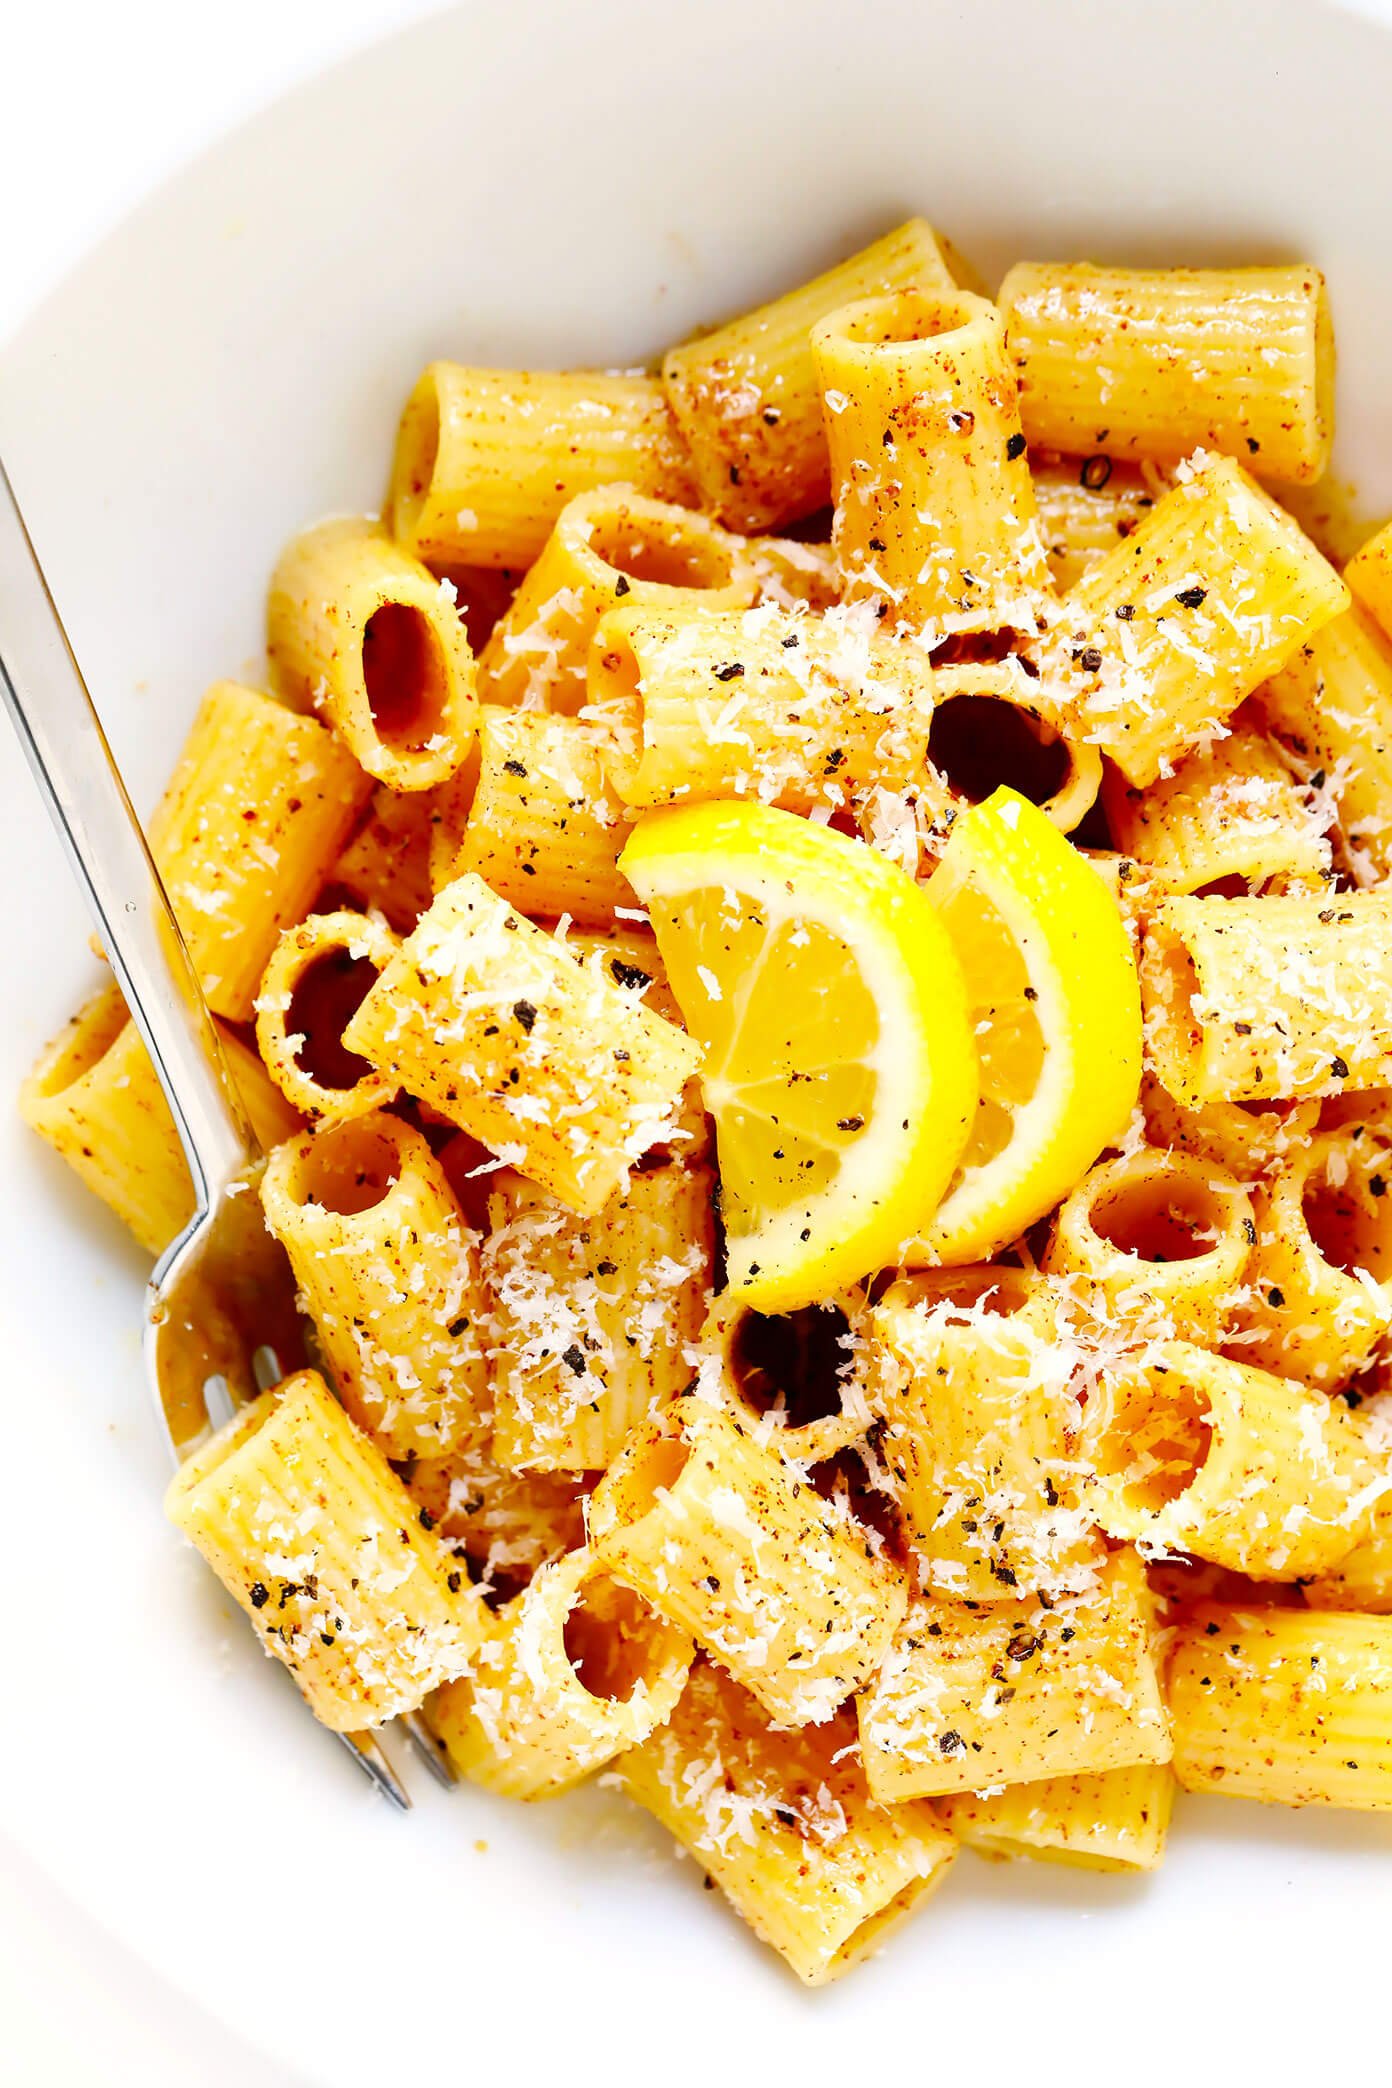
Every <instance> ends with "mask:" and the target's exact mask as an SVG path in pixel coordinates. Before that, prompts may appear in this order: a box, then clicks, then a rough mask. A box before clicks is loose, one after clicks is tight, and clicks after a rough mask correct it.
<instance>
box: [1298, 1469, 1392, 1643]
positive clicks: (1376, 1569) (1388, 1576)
mask: <svg viewBox="0 0 1392 2088" xmlns="http://www.w3.org/2000/svg"><path fill="white" fill-rule="evenodd" d="M1304 1595H1305V1600H1306V1602H1307V1603H1308V1604H1309V1605H1310V1608H1311V1609H1314V1610H1358V1611H1361V1612H1363V1613H1364V1614H1365V1615H1371V1616H1377V1617H1386V1616H1392V1493H1388V1494H1383V1495H1381V1496H1380V1498H1379V1500H1378V1502H1377V1505H1376V1507H1375V1508H1374V1510H1373V1514H1372V1519H1371V1521H1370V1523H1369V1525H1368V1528H1367V1531H1366V1533H1365V1534H1364V1536H1363V1537H1362V1539H1361V1540H1360V1541H1359V1543H1357V1544H1355V1546H1354V1547H1353V1550H1352V1551H1351V1552H1345V1554H1344V1556H1343V1558H1342V1559H1340V1561H1339V1563H1338V1565H1337V1566H1335V1567H1334V1568H1333V1569H1332V1571H1331V1572H1329V1573H1321V1574H1317V1575H1316V1576H1315V1577H1314V1579H1313V1580H1311V1581H1308V1582H1307V1583H1306V1584H1305V1588H1304Z"/></svg>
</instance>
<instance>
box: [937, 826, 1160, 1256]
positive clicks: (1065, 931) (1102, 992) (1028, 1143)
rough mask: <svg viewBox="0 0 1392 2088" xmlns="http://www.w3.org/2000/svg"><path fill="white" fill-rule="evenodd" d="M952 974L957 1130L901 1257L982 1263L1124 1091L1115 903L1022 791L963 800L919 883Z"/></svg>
mask: <svg viewBox="0 0 1392 2088" xmlns="http://www.w3.org/2000/svg"><path fill="white" fill-rule="evenodd" d="M925 889H926V891H927V894H928V897H929V899H930V900H931V901H932V903H933V905H934V907H935V908H936V909H937V912H938V915H939V917H940V919H941V920H942V921H943V922H944V923H945V925H946V927H947V931H948V933H949V935H950V936H951V937H952V940H953V943H954V945H955V946H956V950H957V955H958V956H959V957H960V959H961V961H962V969H963V972H964V973H965V974H966V980H967V993H968V997H969V999H970V1001H971V1008H972V1023H973V1027H974V1029H975V1032H976V1043H977V1051H978V1055H979V1058H980V1065H981V1094H980V1100H979V1102H978V1104H977V1110H976V1117H975V1120H974V1122H973V1124H972V1128H971V1135H970V1137H969V1139H968V1142H967V1147H966V1150H965V1152H964V1153H963V1155H962V1159H961V1164H960V1166H959V1167H958V1169H957V1172H956V1174H955V1175H954V1177H953V1179H952V1182H951V1184H950V1186H949V1188H948V1191H947V1194H946V1196H945V1197H944V1198H943V1201H942V1204H941V1205H940V1207H939V1209H938V1212H937V1215H936V1217H935V1218H934V1219H933V1221H932V1224H931V1225H929V1226H928V1227H926V1228H925V1229H924V1230H923V1231H922V1233H921V1234H920V1236H919V1237H918V1238H917V1239H916V1240H914V1241H913V1242H912V1243H911V1245H910V1246H909V1247H907V1248H906V1249H905V1254H904V1259H905V1260H906V1261H907V1262H909V1263H910V1264H911V1265H913V1264H922V1263H934V1262H971V1261H982V1260H985V1259H986V1257H987V1256H989V1255H992V1254H995V1253H997V1252H998V1251H999V1250H1000V1249H1001V1248H1002V1247H1004V1246H1006V1245H1007V1244H1008V1243H1009V1242H1010V1241H1011V1240H1014V1239H1017V1238H1018V1237H1019V1235H1020V1234H1021V1233H1022V1232H1024V1230H1025V1228H1026V1227H1027V1226H1030V1225H1033V1223H1034V1222H1035V1220H1036V1219H1037V1218H1042V1217H1043V1216H1044V1214H1045V1212H1046V1211H1051V1210H1052V1209H1053V1207H1054V1205H1055V1204H1056V1203H1057V1202H1058V1201H1059V1200H1060V1198H1061V1197H1064V1196H1066V1195H1067V1194H1068V1192H1069V1190H1070V1189H1072V1188H1073V1186H1074V1185H1075V1183H1077V1182H1078V1181H1079V1180H1080V1179H1081V1177H1082V1176H1083V1175H1084V1174H1085V1173H1086V1172H1087V1170H1088V1168H1089V1167H1091V1165H1092V1163H1093V1161H1094V1160H1096V1158H1097V1156H1098V1154H1099V1153H1100V1152H1102V1151H1103V1149H1104V1147H1106V1146H1108V1145H1110V1144H1111V1143H1112V1142H1113V1141H1114V1140H1115V1139H1116V1138H1118V1137H1119V1136H1120V1134H1121V1132H1122V1131H1123V1129H1124V1128H1125V1126H1126V1124H1127V1122H1128V1120H1129V1118H1130V1116H1131V1112H1132V1110H1133V1109H1134V1108H1135V1106H1136V1100H1137V1097H1138V1095H1139V1092H1140V1083H1141V995H1140V986H1139V983H1138V981H1137V977H1136V964H1135V959H1134V958H1133V956H1132V954H1131V944H1130V941H1129V939H1128V937H1127V933H1126V929H1125V926H1124V924H1123V922H1122V918H1121V914H1120V911H1119V910H1118V907H1117V905H1116V901H1115V900H1114V899H1113V898H1112V896H1111V894H1110V893H1109V892H1108V890H1107V888H1106V886H1105V885H1104V884H1103V882H1102V879H1101V878H1100V877H1099V876H1098V874H1097V872H1096V871H1095V870H1094V869H1093V868H1092V865H1091V864H1090V863H1089V862H1088V861H1087V859H1086V858H1085V857H1084V856H1080V855H1079V854H1078V852H1077V850H1076V849H1075V848H1074V847H1073V846H1072V844H1071V843H1070V842H1068V841H1067V840H1065V839H1064V837H1063V835H1062V834H1061V833H1060V832H1059V830H1058V828H1057V827H1056V826H1054V825H1053V823H1052V822H1051V821H1050V820H1049V819H1047V818H1046V817H1045V815H1044V814H1043V813H1042V812H1040V811H1039V810H1038V809H1037V808H1036V807H1035V806H1034V805H1031V804H1030V803H1029V802H1028V800H1027V799H1025V798H1022V797H1020V796H1019V795H1018V794H1017V793H1016V792H1015V791H1013V790H997V791H996V792H995V793H994V795H993V796H991V797H989V798H988V799H987V800H986V802H985V803H984V804H981V805H974V806H973V807H972V809H971V810H970V811H969V812H964V813H963V814H962V815H961V817H960V818H959V819H958V820H957V823H956V825H955V826H954V827H953V829H952V838H951V840H950V841H949V842H948V845H947V851H946V853H945V855H944V856H943V859H942V861H941V863H940V864H939V865H938V867H937V869H936V870H935V871H934V872H933V875H932V876H931V877H930V878H929V880H928V883H927V885H926V887H925Z"/></svg>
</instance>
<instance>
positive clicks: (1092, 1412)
mask: <svg viewBox="0 0 1392 2088" xmlns="http://www.w3.org/2000/svg"><path fill="white" fill-rule="evenodd" d="M1208 1413H1209V1408H1208V1402H1207V1401H1206V1400H1205V1398H1204V1396H1203V1394H1202V1393H1201V1392H1199V1391H1198V1390H1197V1389H1196V1388H1195V1387H1194V1386H1192V1385H1188V1384H1186V1383H1185V1382H1184V1380H1183V1379H1182V1378H1181V1377H1180V1376H1179V1375H1178V1373H1177V1372H1175V1371H1173V1370H1170V1371H1148V1372H1141V1373H1139V1374H1138V1375H1136V1376H1134V1377H1132V1378H1127V1379H1114V1380H1113V1381H1112V1382H1111V1383H1110V1384H1108V1385H1107V1387H1106V1388H1105V1390H1104V1392H1103V1393H1102V1395H1101V1397H1100V1398H1099V1399H1098V1400H1097V1401H1096V1403H1095V1406H1094V1404H1093V1403H1092V1402H1090V1403H1089V1407H1088V1429H1087V1437H1088V1441H1087V1448H1088V1455H1089V1457H1090V1458H1091V1461H1092V1465H1093V1468H1094V1470H1095V1471H1096V1472H1097V1475H1098V1477H1099V1478H1100V1479H1103V1480H1106V1481H1109V1482H1110V1483H1111V1484H1112V1485H1113V1487H1114V1488H1115V1490H1116V1492H1117V1494H1118V1495H1119V1497H1120V1498H1121V1500H1122V1501H1123V1502H1124V1503H1125V1505H1126V1506H1127V1507H1128V1508H1130V1509H1132V1510H1133V1511H1135V1512H1137V1513H1140V1514H1143V1515H1158V1514H1159V1513H1160V1512H1161V1510H1162V1509H1164V1508H1166V1507H1168V1506H1169V1504H1170V1503H1171V1502H1172V1501H1177V1500H1179V1498H1180V1497H1181V1495H1183V1494H1185V1493H1187V1492H1188V1491H1189V1488H1190V1487H1191V1486H1192V1485H1193V1484H1194V1481H1195V1480H1196V1479H1197V1478H1198V1476H1199V1473H1200V1472H1201V1471H1202V1470H1203V1468H1204V1465H1205V1463H1206V1461H1207V1459H1208V1453H1209V1447H1210V1445H1211V1442H1212V1438H1213V1431H1212V1429H1211V1428H1210V1426H1209V1422H1208Z"/></svg>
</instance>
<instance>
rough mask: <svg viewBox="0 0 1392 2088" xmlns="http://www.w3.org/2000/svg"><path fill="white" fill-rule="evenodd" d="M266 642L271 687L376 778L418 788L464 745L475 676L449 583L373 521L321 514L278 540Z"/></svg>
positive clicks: (468, 739) (469, 737)
mask: <svg viewBox="0 0 1392 2088" xmlns="http://www.w3.org/2000/svg"><path fill="white" fill-rule="evenodd" d="M266 647H267V651H268V653H269V655H270V661H271V669H272V672H273V673H274V675H275V677H276V680H277V684H278V686H279V687H280V688H282V689H283V690H284V691H285V693H286V694H287V695H288V696H289V697H291V698H292V699H293V700H294V701H296V702H297V703H299V704H301V705H304V706H308V705H311V704H312V705H313V706H314V708H315V709H316V710H317V711H319V713H320V714H321V715H322V716H323V717H324V719H325V720H326V721H327V722H328V723H329V724H331V725H332V726H333V727H334V730H335V731H336V732H338V733H340V734H341V735H342V737H343V739H344V741H345V743H346V745H347V746H348V747H349V748H350V749H351V751H352V753H353V755H354V757H355V758H356V760H357V761H358V762H359V763H360V764H361V766H362V767H363V768H364V769H365V770H366V771H367V773H368V774H369V775H370V776H375V777H376V778H377V779H378V781H379V782H383V783H390V784H391V786H392V788H393V789H394V790H401V791H413V790H428V789H429V788H430V787H431V785H432V784H435V783H443V782H444V781H445V780H446V778H447V777H449V776H452V775H453V774H454V772H455V770H456V769H457V768H458V767H459V765H460V763H461V762H462V761H463V760H464V759H465V758H466V756H467V755H468V752H469V749H470V747H471V746H472V745H473V739H474V726H475V716H476V710H477V703H476V687H475V683H476V676H475V670H474V655H473V651H472V649H471V648H470V645H469V640H468V637H467V636H466V634H465V630H464V626H463V624H462V623H461V621H460V618H459V614H458V611H457V609H456V607H455V591H454V586H453V583H452V582H450V581H448V580H436V579H435V577H434V575H433V574H432V573H430V572H428V571H427V570H426V568H425V567H424V566H423V565H422V564H421V563H420V561H419V560H418V559H414V558H410V557H408V556H407V554H406V553H405V552H404V551H403V550H401V549H400V547H399V546H398V545H396V544H394V543H393V542H392V540H391V538H390V537H389V536H388V534H387V532H386V530H385V529H383V528H382V526H381V524H380V523H377V522H374V521H372V520H370V519H368V518H363V519H362V520H358V519H356V518H354V517H351V516H349V517H345V518H343V519H341V520H338V521H334V522H322V523H321V524H320V525H319V527H318V528H317V529H310V530H306V531H305V533H304V535H303V536H299V537H296V538H295V540H294V542H293V543H291V544H288V545H287V546H286V548H285V550H284V551H283V552H282V553H281V555H280V559H279V561H278V563H277V565H276V569H275V572H274V573H273V574H272V576H271V592H270V602H269V606H268V609H267V615H266Z"/></svg>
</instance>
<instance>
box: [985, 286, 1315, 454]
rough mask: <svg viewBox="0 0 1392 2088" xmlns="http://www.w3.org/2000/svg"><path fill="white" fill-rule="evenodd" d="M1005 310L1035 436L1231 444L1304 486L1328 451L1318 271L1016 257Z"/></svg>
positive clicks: (1088, 443) (1136, 443)
mask: <svg viewBox="0 0 1392 2088" xmlns="http://www.w3.org/2000/svg"><path fill="white" fill-rule="evenodd" d="M1000 306H1001V312H1002V315H1003V317H1004V319H1005V323H1006V326H1007V328H1008V329H1009V333H1010V352H1011V355H1012V357H1013V359H1014V363H1015V371H1016V374H1017V376H1018V378H1019V382H1020V407H1021V412H1022V413H1023V415H1024V422H1025V432H1026V434H1027V435H1028V436H1029V439H1030V441H1031V442H1038V443H1042V444H1044V445H1045V446H1046V447H1048V448H1051V449H1061V450H1106V451H1107V452H1108V453H1109V454H1110V455H1111V456H1114V457H1178V456H1184V455H1186V454H1187V453H1188V452H1189V451H1190V450H1193V449H1200V448H1202V449H1216V450H1227V451H1228V452H1229V453H1230V454H1231V455H1233V456H1237V457H1240V458H1241V459H1242V461H1243V463H1244V464H1250V466H1251V469H1252V470H1253V471H1257V472H1260V473H1261V475H1262V477H1263V478H1267V479H1294V480H1296V481H1297V482H1299V483H1302V484H1307V483H1309V481H1311V480H1312V479H1317V478H1319V477H1320V475H1321V473H1322V472H1323V470H1324V467H1325V465H1326V463H1327V462H1328V460H1329V448H1330V444H1331V443H1332V441H1333V439H1334V329H1333V326H1332V324H1331V321H1330V316H1329V298H1328V295H1327V293H1326V291H1325V285H1324V277H1323V276H1322V275H1321V274H1320V272H1319V270H1318V269H1317V268H1221V269H1220V268H1212V269H1189V268H1095V267H1092V266H1091V265H1089V264H1088V263H1086V262H1058V261H1022V262H1020V263H1018V264H1017V266H1016V267H1014V268H1012V269H1011V271H1010V273H1009V275H1007V277H1006V279H1005V281H1004V282H1003V283H1002V284H1001V287H1000Z"/></svg>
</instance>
